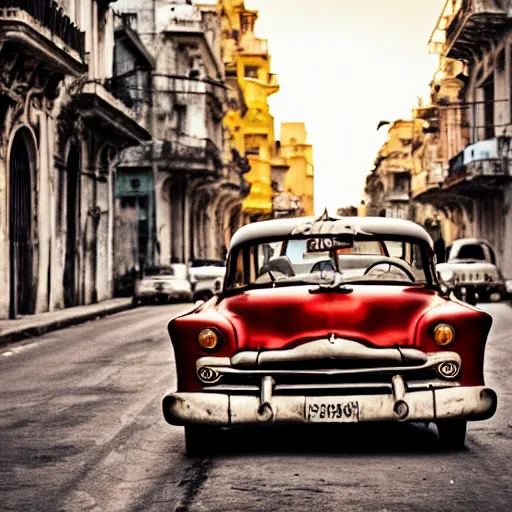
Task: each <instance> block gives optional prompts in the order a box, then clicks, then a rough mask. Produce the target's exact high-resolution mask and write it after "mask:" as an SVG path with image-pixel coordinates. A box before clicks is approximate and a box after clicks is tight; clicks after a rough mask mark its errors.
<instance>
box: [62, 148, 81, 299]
mask: <svg viewBox="0 0 512 512" xmlns="http://www.w3.org/2000/svg"><path fill="white" fill-rule="evenodd" d="M79 187H80V151H79V149H78V145H77V144H73V145H72V146H71V148H70V150H69V155H68V161H67V166H66V228H67V236H66V258H65V265H64V306H65V307H66V308H69V307H73V306H77V305H78V304H79V300H78V250H79V247H80V243H79V242H80V241H79V229H78V219H79V212H80V193H79Z"/></svg>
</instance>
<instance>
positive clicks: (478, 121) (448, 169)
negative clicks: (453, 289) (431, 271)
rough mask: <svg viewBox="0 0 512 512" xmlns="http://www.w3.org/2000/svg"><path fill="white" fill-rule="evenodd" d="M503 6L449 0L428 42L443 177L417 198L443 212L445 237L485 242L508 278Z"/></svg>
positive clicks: (510, 244) (511, 191)
mask: <svg viewBox="0 0 512 512" xmlns="http://www.w3.org/2000/svg"><path fill="white" fill-rule="evenodd" d="M508 4H509V2H501V1H498V0H485V1H484V0H473V1H471V2H470V1H467V0H449V1H447V2H446V4H445V6H444V9H443V12H442V13H441V16H440V18H439V21H438V23H437V25H436V27H435V28H434V31H433V33H432V36H431V38H430V41H429V45H430V49H431V51H432V52H433V53H437V54H438V55H439V56H440V67H439V68H440V69H439V71H438V73H437V74H436V77H435V79H437V83H434V84H433V93H434V94H433V106H434V107H436V108H437V110H438V111H439V115H438V117H439V118H440V122H439V131H438V148H439V149H438V151H439V154H440V155H441V157H442V158H441V165H442V171H441V169H438V175H441V172H442V178H441V179H440V184H439V186H438V187H437V188H436V189H435V190H434V191H430V192H427V193H425V192H423V193H420V194H416V198H417V199H419V200H421V201H422V202H424V203H425V202H427V203H429V204H431V205H433V206H435V207H436V208H438V209H439V210H441V211H442V212H443V215H444V216H445V218H446V219H447V221H448V226H449V229H445V230H444V231H445V232H446V235H447V236H450V237H451V239H453V238H460V237H463V236H479V237H482V238H486V239H487V240H489V242H491V243H492V244H493V246H494V247H495V249H496V251H497V255H498V260H499V264H500V266H501V268H502V270H503V272H504V274H505V276H507V277H508V276H512V236H511V235H512V210H511V208H510V205H511V204H512V183H511V180H512V172H511V160H510V157H511V156H512V153H511V152H510V147H511V142H512V138H511V136H512V84H511V81H510V77H511V76H512V55H511V47H512V11H511V10H510V6H509V5H508ZM443 91H444V94H443ZM430 170H431V171H432V169H430ZM427 176H429V175H428V174H427ZM430 176H432V173H431V174H430ZM450 242H451V240H448V243H450Z"/></svg>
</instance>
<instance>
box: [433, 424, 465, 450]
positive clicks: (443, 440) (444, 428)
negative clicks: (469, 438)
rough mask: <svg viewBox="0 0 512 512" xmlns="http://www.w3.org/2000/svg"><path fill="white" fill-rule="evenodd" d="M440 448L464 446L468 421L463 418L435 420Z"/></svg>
mask: <svg viewBox="0 0 512 512" xmlns="http://www.w3.org/2000/svg"><path fill="white" fill-rule="evenodd" d="M437 431H438V433H439V444H440V445H441V448H444V449H448V450H457V449H462V448H464V446H465V444H466V434H467V431H468V422H467V421H465V420H443V421H438V422H437Z"/></svg>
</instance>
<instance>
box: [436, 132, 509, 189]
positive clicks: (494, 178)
mask: <svg viewBox="0 0 512 512" xmlns="http://www.w3.org/2000/svg"><path fill="white" fill-rule="evenodd" d="M511 159H512V137H495V138H492V139H488V140H483V141H480V142H477V143H475V144H471V145H470V146H468V147H466V148H465V149H464V150H463V151H461V152H460V153H459V154H458V155H457V156H456V157H455V158H453V159H452V160H451V161H450V168H449V170H448V177H447V178H446V181H445V183H444V188H450V189H455V188H456V189H458V190H459V189H460V191H464V192H466V193H468V194H470V195H477V194H478V193H479V192H481V190H482V188H483V187H485V188H489V187H491V188H492V187H499V186H500V185H501V184H503V183H505V182H507V181H510V179H511V176H512V172H511Z"/></svg>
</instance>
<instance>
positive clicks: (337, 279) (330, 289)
mask: <svg viewBox="0 0 512 512" xmlns="http://www.w3.org/2000/svg"><path fill="white" fill-rule="evenodd" d="M353 291H354V289H353V288H349V287H347V283H346V282H345V281H344V279H343V276H342V275H341V272H336V273H335V274H334V277H333V279H332V281H331V282H330V283H327V284H319V285H318V288H314V289H312V290H309V293H326V292H327V293H351V292H353Z"/></svg>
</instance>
